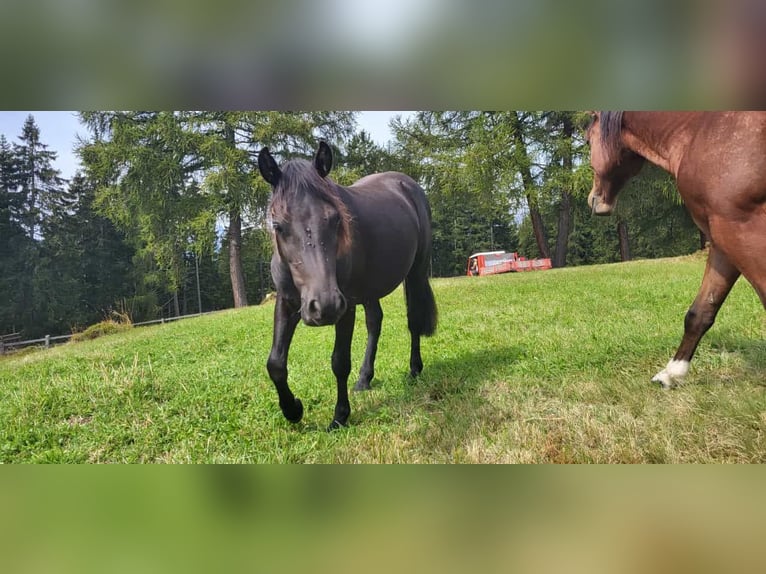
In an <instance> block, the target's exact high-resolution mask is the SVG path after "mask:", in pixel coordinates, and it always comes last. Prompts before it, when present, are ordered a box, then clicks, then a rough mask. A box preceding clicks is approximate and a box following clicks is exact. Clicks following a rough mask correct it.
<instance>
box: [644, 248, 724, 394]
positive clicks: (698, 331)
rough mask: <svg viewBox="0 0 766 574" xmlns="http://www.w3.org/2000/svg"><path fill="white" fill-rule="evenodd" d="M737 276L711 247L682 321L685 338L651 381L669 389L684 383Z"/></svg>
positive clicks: (717, 251) (719, 253)
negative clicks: (703, 271)
mask: <svg viewBox="0 0 766 574" xmlns="http://www.w3.org/2000/svg"><path fill="white" fill-rule="evenodd" d="M738 277H739V271H738V270H737V268H736V267H735V266H734V265H732V264H731V262H730V261H729V260H728V258H727V257H726V256H725V255H724V254H723V253H721V251H720V250H719V249H717V248H716V247H715V246H712V245H711V246H710V253H709V254H708V258H707V264H706V266H705V274H704V275H703V277H702V285H701V286H700V290H699V293H697V297H696V299H694V303H692V306H691V307H690V308H689V311H687V313H686V317H685V319H684V336H683V339H681V344H680V345H679V347H678V351H676V354H675V355H674V356H673V358H672V359H671V360H670V361H669V362H668V364H667V365H666V366H665V368H664V369H662V370H661V371H660V372H659V373H657V374H656V375H654V377H652V382H655V383H659V384H660V385H661V386H662V388H664V389H671V388H673V387H675V386H676V385H678V384H679V383H681V382H682V381H683V379H684V377H685V376H686V374H687V373H688V372H689V363H690V362H691V360H692V357H693V356H694V352H695V351H696V350H697V345H699V342H700V339H702V336H703V335H704V334H705V333H706V332H707V330H708V329H710V327H712V326H713V323H714V322H715V317H716V315H717V314H718V310H719V309H720V308H721V305H722V304H723V302H724V301H725V300H726V297H727V295H728V294H729V291H731V288H732V286H733V285H734V283H735V281H736V280H737V278H738Z"/></svg>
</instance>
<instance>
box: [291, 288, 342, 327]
mask: <svg viewBox="0 0 766 574" xmlns="http://www.w3.org/2000/svg"><path fill="white" fill-rule="evenodd" d="M346 307H347V303H346V298H345V297H343V295H342V294H341V293H340V292H335V293H332V294H330V295H328V296H324V297H323V296H317V297H309V298H307V299H306V300H305V301H304V305H303V312H302V318H303V322H304V323H306V324H307V325H310V326H313V327H321V326H322V325H334V324H335V323H337V322H338V321H339V320H340V318H341V317H342V316H343V314H344V313H345V312H346Z"/></svg>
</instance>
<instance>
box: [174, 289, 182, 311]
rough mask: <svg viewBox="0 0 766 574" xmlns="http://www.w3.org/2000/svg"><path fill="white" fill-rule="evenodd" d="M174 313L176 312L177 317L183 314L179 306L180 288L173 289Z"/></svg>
mask: <svg viewBox="0 0 766 574" xmlns="http://www.w3.org/2000/svg"><path fill="white" fill-rule="evenodd" d="M173 313H175V315H174V316H175V317H180V316H181V309H180V308H179V306H178V289H176V290H175V291H173Z"/></svg>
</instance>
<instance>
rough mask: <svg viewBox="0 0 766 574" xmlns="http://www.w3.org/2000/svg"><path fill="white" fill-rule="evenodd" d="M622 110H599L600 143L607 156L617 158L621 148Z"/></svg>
mask: <svg viewBox="0 0 766 574" xmlns="http://www.w3.org/2000/svg"><path fill="white" fill-rule="evenodd" d="M623 113H624V112H601V113H600V114H599V120H600V124H601V126H600V127H601V145H603V146H604V150H605V152H606V155H607V157H609V158H611V159H613V160H615V161H616V160H617V159H619V154H620V150H621V149H622V147H623V145H622V139H621V134H622V114H623Z"/></svg>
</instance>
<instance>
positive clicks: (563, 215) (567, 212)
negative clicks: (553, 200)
mask: <svg viewBox="0 0 766 574" xmlns="http://www.w3.org/2000/svg"><path fill="white" fill-rule="evenodd" d="M571 230H572V195H571V194H570V193H569V192H568V191H564V192H562V193H561V203H560V204H559V228H558V233H557V235H556V251H555V252H554V254H553V261H552V264H553V266H554V267H564V266H565V265H566V264H567V249H568V247H569V233H570V232H571Z"/></svg>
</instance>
